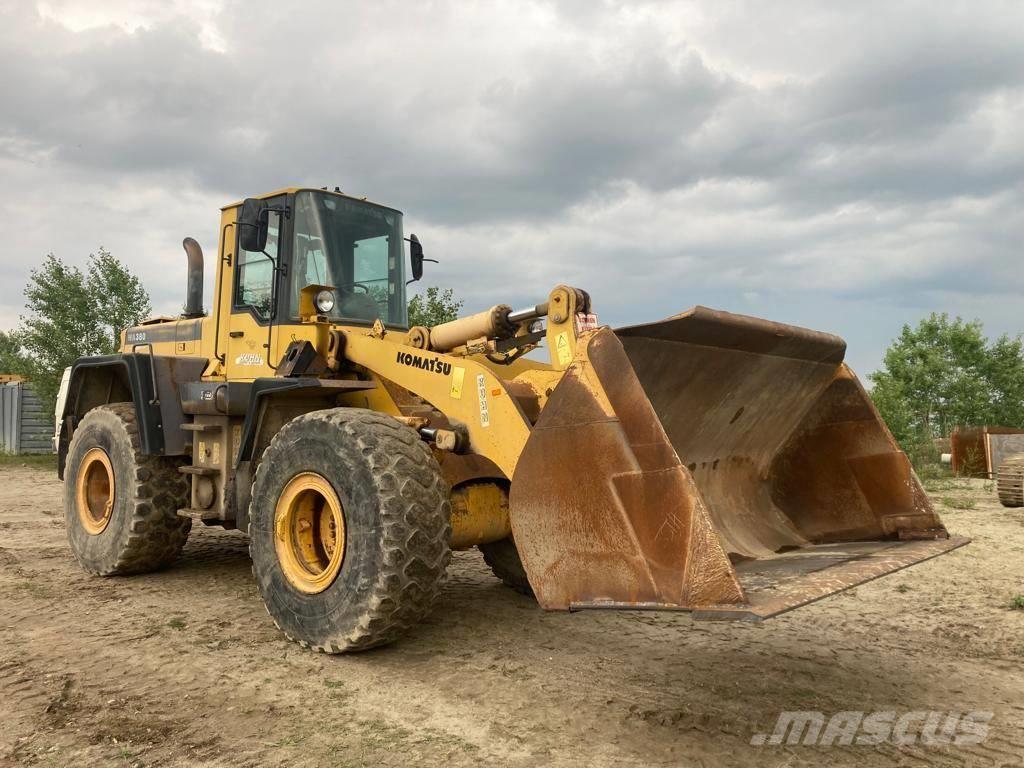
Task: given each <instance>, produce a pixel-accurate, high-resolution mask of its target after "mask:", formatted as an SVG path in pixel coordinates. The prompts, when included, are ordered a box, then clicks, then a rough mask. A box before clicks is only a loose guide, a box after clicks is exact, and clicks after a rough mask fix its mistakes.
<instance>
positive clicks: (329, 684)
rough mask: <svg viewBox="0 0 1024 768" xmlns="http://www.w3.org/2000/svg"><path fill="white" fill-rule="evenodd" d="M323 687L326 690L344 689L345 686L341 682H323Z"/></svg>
mask: <svg viewBox="0 0 1024 768" xmlns="http://www.w3.org/2000/svg"><path fill="white" fill-rule="evenodd" d="M324 685H325V686H326V687H328V688H344V687H345V684H344V683H343V682H342V681H341V680H324Z"/></svg>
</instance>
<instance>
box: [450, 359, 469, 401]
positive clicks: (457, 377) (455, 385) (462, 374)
mask: <svg viewBox="0 0 1024 768" xmlns="http://www.w3.org/2000/svg"><path fill="white" fill-rule="evenodd" d="M465 378H466V369H465V368H459V366H457V365H456V366H455V367H453V368H452V391H451V396H452V399H453V400H461V399H462V380H463V379H465Z"/></svg>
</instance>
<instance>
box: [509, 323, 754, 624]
mask: <svg viewBox="0 0 1024 768" xmlns="http://www.w3.org/2000/svg"><path fill="white" fill-rule="evenodd" d="M510 514H511V522H512V532H513V536H514V537H515V541H516V545H517V547H518V549H519V553H520V557H521V559H522V561H523V566H524V568H525V569H526V572H527V574H528V576H529V579H530V584H531V586H532V587H533V590H534V593H535V594H536V596H537V599H538V601H539V602H540V604H541V605H542V606H543V607H545V608H556V609H568V608H569V607H570V606H571V605H576V604H581V603H584V604H585V603H590V602H596V603H600V602H607V601H614V600H618V601H626V602H630V603H654V604H658V605H662V606H664V607H683V606H691V605H702V604H707V603H714V604H718V603H739V602H740V601H741V600H742V594H741V592H740V588H739V585H738V583H737V582H736V579H735V576H734V574H733V572H732V567H731V565H730V563H729V560H728V558H727V557H726V555H725V552H724V551H723V550H722V548H721V546H720V544H719V542H718V539H717V537H716V536H715V533H714V530H713V528H712V525H711V521H710V519H709V517H708V515H707V510H706V508H705V507H704V505H703V502H702V501H701V498H700V494H699V492H698V491H697V488H696V486H695V485H694V483H693V478H692V477H691V476H690V473H689V472H688V471H687V470H686V468H685V467H684V466H683V465H682V464H681V463H680V461H679V458H678V457H677V456H676V454H675V452H674V451H673V450H672V446H671V444H670V443H669V441H668V438H667V436H666V435H665V432H664V430H663V429H662V428H661V425H660V423H659V422H658V419H657V416H656V415H655V413H654V411H653V409H652V408H651V405H650V402H649V401H648V400H647V398H646V397H645V396H644V393H643V389H642V388H641V386H640V383H639V381H638V380H637V378H636V376H635V375H634V374H633V372H632V368H631V367H630V365H629V361H628V359H627V358H626V356H625V353H624V351H623V349H622V345H621V343H620V342H619V340H618V339H617V338H616V337H615V335H614V334H613V333H612V331H610V330H609V329H602V330H599V331H596V332H595V333H593V334H591V335H589V336H588V337H584V338H583V339H581V342H580V349H579V350H578V355H577V359H576V360H575V361H574V362H573V364H572V365H571V366H570V367H569V369H568V370H567V371H566V374H565V377H564V378H563V380H562V382H561V383H560V384H559V385H558V387H556V389H555V391H554V392H553V393H552V395H551V399H550V400H549V402H548V404H547V406H546V407H545V408H544V410H543V411H542V412H541V415H540V419H539V420H538V422H537V424H536V426H535V427H534V430H533V433H532V434H531V436H530V439H529V441H528V442H527V445H526V448H525V450H524V451H523V454H522V456H521V457H520V459H519V463H518V465H517V467H516V471H515V475H514V476H513V480H512V489H511V497H510Z"/></svg>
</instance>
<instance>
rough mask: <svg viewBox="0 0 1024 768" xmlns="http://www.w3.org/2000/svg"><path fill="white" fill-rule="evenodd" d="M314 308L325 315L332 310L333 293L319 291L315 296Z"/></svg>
mask: <svg viewBox="0 0 1024 768" xmlns="http://www.w3.org/2000/svg"><path fill="white" fill-rule="evenodd" d="M316 308H317V311H319V312H323V313H324V314H325V315H326V314H327V313H328V312H330V311H331V310H332V309H334V291H320V293H318V294H317V295H316Z"/></svg>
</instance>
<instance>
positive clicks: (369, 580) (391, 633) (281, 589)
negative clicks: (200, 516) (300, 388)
mask: <svg viewBox="0 0 1024 768" xmlns="http://www.w3.org/2000/svg"><path fill="white" fill-rule="evenodd" d="M448 496H449V490H448V486H447V484H446V483H445V481H444V479H443V478H442V476H441V469H440V467H439V466H438V464H437V461H436V460H435V459H434V457H433V455H432V454H431V452H430V449H429V448H428V447H427V445H426V444H425V443H424V442H423V441H422V440H421V439H420V437H419V435H418V434H417V433H416V432H415V430H413V429H410V428H409V427H407V426H405V425H404V424H402V423H400V422H398V421H396V420H395V419H393V418H391V417H390V416H385V415H383V414H379V413H374V412H372V411H366V410H362V409H355V408H332V409H329V410H323V411H314V412H312V413H308V414H305V415H303V416H299V417H298V418H295V419H293V420H292V421H290V422H288V423H287V424H286V425H285V426H284V427H283V428H282V429H281V430H280V432H278V433H277V435H276V436H275V437H274V439H273V440H272V441H271V443H270V446H269V447H268V448H267V450H266V452H265V453H264V454H263V457H262V459H261V460H260V465H259V468H258V469H257V470H256V477H255V480H254V482H253V489H252V508H251V520H250V526H249V542H250V545H249V551H250V553H251V555H252V563H253V574H254V575H255V577H256V584H257V587H258V589H259V592H260V595H261V596H262V598H263V602H264V603H265V605H266V607H267V611H268V612H269V613H270V616H271V618H273V620H274V623H275V624H276V625H277V627H278V628H279V629H280V630H281V631H282V632H284V633H285V634H286V635H287V636H288V637H289V638H290V639H292V640H295V641H296V642H298V643H299V644H301V645H303V646H305V647H308V648H313V649H315V650H318V651H322V652H325V653H343V652H346V651H361V650H365V649H367V648H373V647H375V646H379V645H384V644H386V643H390V642H393V641H394V640H396V639H397V638H398V637H399V636H401V635H402V634H403V633H405V632H406V631H407V630H409V629H410V628H411V627H412V626H414V625H415V624H416V623H418V622H419V621H420V620H421V619H422V618H423V617H424V616H426V615H427V614H428V613H429V611H430V609H431V607H432V604H433V603H434V600H435V599H436V598H437V595H438V593H439V592H440V590H441V585H442V583H443V581H444V576H445V569H446V568H447V566H448V561H449V559H450V557H451V553H450V551H449V548H448V540H449V538H450V536H451V505H450V503H449V501H448Z"/></svg>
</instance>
